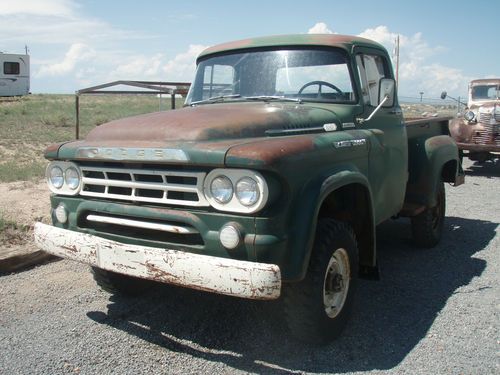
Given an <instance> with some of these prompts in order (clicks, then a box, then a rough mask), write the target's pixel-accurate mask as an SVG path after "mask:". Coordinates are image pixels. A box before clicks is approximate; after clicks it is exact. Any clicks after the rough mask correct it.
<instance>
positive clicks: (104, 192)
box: [80, 166, 209, 207]
mask: <svg viewBox="0 0 500 375" xmlns="http://www.w3.org/2000/svg"><path fill="white" fill-rule="evenodd" d="M80 169H81V172H82V189H81V191H80V195H82V196H87V197H97V198H105V199H119V200H126V201H132V202H147V203H158V204H166V205H180V206H198V207H201V206H209V203H208V201H207V200H206V199H205V196H204V194H203V181H204V179H205V175H206V174H205V173H204V172H181V171H164V170H149V169H125V168H123V169H122V168H105V167H104V168H103V167H91V166H80Z"/></svg>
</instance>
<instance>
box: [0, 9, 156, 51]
mask: <svg viewBox="0 0 500 375" xmlns="http://www.w3.org/2000/svg"><path fill="white" fill-rule="evenodd" d="M0 1H1V2H0V35H2V44H3V45H4V46H8V45H14V46H15V45H18V44H22V45H24V44H25V43H28V44H30V45H33V44H37V43H45V44H61V43H62V44H72V43H76V42H86V43H90V42H91V41H92V42H94V43H103V42H106V41H108V42H109V41H117V40H130V39H139V38H145V37H148V35H146V34H145V33H143V32H137V31H128V30H122V29H118V28H115V27H113V26H111V25H109V24H107V23H106V22H103V21H101V20H99V19H95V18H92V17H88V16H86V15H84V14H82V13H81V12H79V11H78V10H79V5H78V4H77V3H76V2H75V1H73V0H44V1H40V0H23V1H19V0H17V2H15V1H11V2H8V1H4V0H0ZM11 3H12V4H13V5H12V4H11ZM149 37H150V36H149Z"/></svg>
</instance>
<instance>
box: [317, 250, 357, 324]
mask: <svg viewBox="0 0 500 375" xmlns="http://www.w3.org/2000/svg"><path fill="white" fill-rule="evenodd" d="M350 278H351V270H350V265H349V256H348V255H347V251H346V250H345V249H343V248H340V249H337V250H335V252H334V253H333V254H332V257H331V258H330V261H329V262H328V267H327V268H326V273H325V280H324V284H323V304H324V308H325V312H326V315H328V317H329V318H335V317H336V316H337V315H338V314H339V313H340V312H341V311H342V308H343V307H344V303H345V300H346V297H347V292H348V290H349V280H350Z"/></svg>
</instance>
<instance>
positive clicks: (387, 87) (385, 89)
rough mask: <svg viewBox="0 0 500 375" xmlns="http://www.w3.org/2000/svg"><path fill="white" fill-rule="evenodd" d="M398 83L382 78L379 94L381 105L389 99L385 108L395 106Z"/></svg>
mask: <svg viewBox="0 0 500 375" xmlns="http://www.w3.org/2000/svg"><path fill="white" fill-rule="evenodd" d="M395 88H396V82H395V81H394V80H393V79H392V78H381V79H380V85H379V92H378V102H379V104H380V103H382V101H383V100H384V99H385V98H386V97H387V99H386V100H385V103H384V104H383V106H384V107H392V106H393V105H394V91H395Z"/></svg>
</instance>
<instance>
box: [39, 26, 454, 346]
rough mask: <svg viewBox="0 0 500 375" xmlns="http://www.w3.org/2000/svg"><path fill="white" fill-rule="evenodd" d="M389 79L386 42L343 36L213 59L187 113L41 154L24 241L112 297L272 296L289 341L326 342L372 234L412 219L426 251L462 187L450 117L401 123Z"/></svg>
mask: <svg viewBox="0 0 500 375" xmlns="http://www.w3.org/2000/svg"><path fill="white" fill-rule="evenodd" d="M393 77H394V76H393V71H392V67H391V63H390V59H389V56H388V54H387V51H386V50H385V49H384V48H383V47H382V46H381V45H379V44H377V43H375V42H373V41H370V40H367V39H362V38H357V37H351V36H342V35H291V36H277V37H265V38H258V39H251V40H243V41H238V42H232V43H228V44H223V45H219V46H216V47H212V48H209V49H207V50H206V51H204V52H203V53H202V54H201V55H200V56H199V58H198V60H197V72H196V77H195V80H194V83H193V84H192V86H191V88H190V92H189V95H188V97H187V100H186V107H185V108H183V109H179V110H175V111H169V112H158V113H152V114H148V115H141V116H136V117H131V118H126V119H122V120H116V121H112V122H110V123H107V124H104V125H101V126H99V127H97V128H95V129H94V130H93V131H91V132H90V134H89V135H88V136H87V138H86V139H85V140H82V141H75V142H69V143H65V144H55V145H53V146H51V147H49V148H48V149H47V151H46V158H47V159H49V160H52V161H51V162H50V164H49V166H48V168H47V181H48V184H49V188H50V190H51V191H52V193H53V194H52V196H51V205H52V219H53V226H49V225H45V224H41V223H37V224H36V226H35V239H36V242H37V244H38V246H39V247H40V248H42V249H44V250H46V251H48V252H50V253H52V254H55V255H59V256H62V257H66V258H70V259H74V260H77V261H81V262H84V263H88V264H90V265H91V266H92V267H93V272H94V277H95V279H96V281H97V282H98V283H99V284H100V285H101V286H102V287H103V288H104V289H107V290H111V291H114V292H122V293H132V294H137V293H140V292H141V291H143V290H144V289H145V288H147V287H148V286H149V285H150V282H149V281H148V280H154V281H159V282H165V283H171V284H176V285H182V286H187V287H191V288H196V289H202V290H206V291H210V292H216V293H222V294H227V295H233V296H238V297H244V298H253V299H277V298H279V297H280V296H281V303H282V306H283V309H284V315H283V316H284V319H286V321H287V323H288V326H289V328H290V329H291V332H292V333H293V334H294V335H296V336H297V337H299V338H301V339H303V340H307V341H313V342H324V341H328V340H331V339H332V338H334V337H336V336H337V335H338V334H339V333H340V332H341V330H342V328H343V327H344V325H345V323H346V321H347V319H348V316H349V309H350V308H351V305H352V302H353V295H354V292H355V289H356V281H357V279H358V277H374V276H377V253H376V238H375V234H376V231H375V227H376V226H377V225H378V224H380V223H382V222H383V221H385V220H388V219H390V218H393V217H397V216H410V217H411V224H412V230H413V235H414V239H415V242H416V244H417V245H418V246H424V247H432V246H434V245H436V244H437V243H438V242H439V240H440V237H441V231H442V228H443V220H444V217H445V190H444V186H443V183H444V182H450V183H454V184H455V185H459V184H460V183H462V182H463V173H462V169H461V165H460V160H459V155H458V149H457V146H456V144H455V142H454V141H453V140H452V139H451V138H450V137H449V133H448V119H446V118H442V119H440V118H437V119H421V120H414V121H411V122H408V123H404V121H403V116H402V113H401V109H400V106H399V104H398V100H397V96H396V87H395V81H394V78H393Z"/></svg>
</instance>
